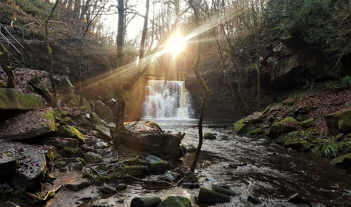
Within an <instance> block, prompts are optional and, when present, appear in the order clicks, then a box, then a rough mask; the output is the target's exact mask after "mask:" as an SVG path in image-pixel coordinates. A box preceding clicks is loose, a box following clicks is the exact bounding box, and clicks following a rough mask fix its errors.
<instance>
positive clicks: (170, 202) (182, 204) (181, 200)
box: [157, 196, 191, 207]
mask: <svg viewBox="0 0 351 207" xmlns="http://www.w3.org/2000/svg"><path fill="white" fill-rule="evenodd" d="M170 206H172V207H191V201H190V200H189V199H188V198H185V197H181V196H168V197H167V198H166V199H165V200H164V201H162V203H160V205H158V206H157V207H170Z"/></svg>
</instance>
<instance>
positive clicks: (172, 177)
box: [164, 171, 181, 182]
mask: <svg viewBox="0 0 351 207" xmlns="http://www.w3.org/2000/svg"><path fill="white" fill-rule="evenodd" d="M164 176H165V179H166V180H168V181H170V182H174V181H176V180H177V179H179V178H180V177H181V175H180V174H179V173H177V172H171V171H167V172H166V173H165V174H164Z"/></svg>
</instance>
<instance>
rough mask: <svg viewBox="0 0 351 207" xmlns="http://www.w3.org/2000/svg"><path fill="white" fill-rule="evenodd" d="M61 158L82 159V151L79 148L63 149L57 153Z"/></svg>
mask: <svg viewBox="0 0 351 207" xmlns="http://www.w3.org/2000/svg"><path fill="white" fill-rule="evenodd" d="M59 153H60V155H61V156H64V157H71V156H74V157H82V156H83V151H82V149H80V148H78V147H77V148H70V147H65V148H63V149H61V150H60V151H59Z"/></svg>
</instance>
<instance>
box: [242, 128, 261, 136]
mask: <svg viewBox="0 0 351 207" xmlns="http://www.w3.org/2000/svg"><path fill="white" fill-rule="evenodd" d="M262 133H263V129H262V128H261V127H258V128H254V129H251V130H250V131H248V132H247V133H246V134H247V135H259V134H262Z"/></svg>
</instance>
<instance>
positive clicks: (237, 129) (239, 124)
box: [233, 119, 248, 134]
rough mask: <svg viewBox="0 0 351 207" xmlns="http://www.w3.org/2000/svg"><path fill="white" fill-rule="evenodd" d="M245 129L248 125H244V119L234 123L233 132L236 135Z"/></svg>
mask: <svg viewBox="0 0 351 207" xmlns="http://www.w3.org/2000/svg"><path fill="white" fill-rule="evenodd" d="M247 127H248V125H247V124H245V123H244V119H240V120H239V121H237V122H235V123H234V128H233V131H234V132H236V133H238V134H243V133H244V132H245V130H246V128H247Z"/></svg>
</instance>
